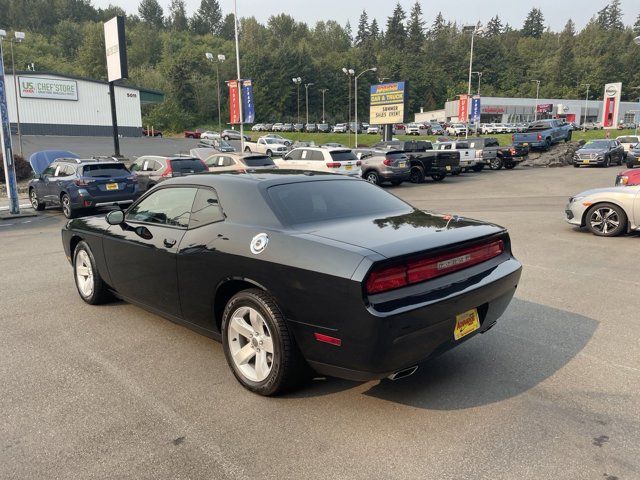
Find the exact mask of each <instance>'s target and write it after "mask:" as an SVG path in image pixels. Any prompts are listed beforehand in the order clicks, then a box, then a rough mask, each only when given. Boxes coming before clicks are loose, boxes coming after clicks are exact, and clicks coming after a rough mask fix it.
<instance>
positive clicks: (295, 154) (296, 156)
mask: <svg viewBox="0 0 640 480" xmlns="http://www.w3.org/2000/svg"><path fill="white" fill-rule="evenodd" d="M301 158H302V150H292V151H291V152H289V153H288V154H287V155H286V156H285V160H300V159H301Z"/></svg>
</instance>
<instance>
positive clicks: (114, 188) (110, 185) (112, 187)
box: [107, 183, 118, 190]
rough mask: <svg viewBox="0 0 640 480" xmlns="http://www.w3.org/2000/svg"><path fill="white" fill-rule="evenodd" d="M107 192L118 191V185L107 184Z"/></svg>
mask: <svg viewBox="0 0 640 480" xmlns="http://www.w3.org/2000/svg"><path fill="white" fill-rule="evenodd" d="M107 190H118V184H117V183H107Z"/></svg>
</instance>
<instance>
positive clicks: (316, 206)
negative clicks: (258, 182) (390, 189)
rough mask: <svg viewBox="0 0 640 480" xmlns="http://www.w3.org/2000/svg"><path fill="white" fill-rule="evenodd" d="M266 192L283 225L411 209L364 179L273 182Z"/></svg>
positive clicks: (395, 213)
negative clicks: (359, 180)
mask: <svg viewBox="0 0 640 480" xmlns="http://www.w3.org/2000/svg"><path fill="white" fill-rule="evenodd" d="M267 192H268V195H269V199H270V200H271V203H272V206H273V208H274V210H275V213H276V214H277V215H278V217H280V219H281V221H282V222H283V223H284V224H285V225H301V224H305V223H316V222H327V221H331V220H337V219H343V218H355V217H370V216H374V215H378V216H379V215H385V216H388V215H398V214H403V213H408V212H410V211H411V210H412V208H411V207H410V206H409V205H407V204H406V203H404V202H403V201H402V200H400V199H398V198H396V197H394V196H393V195H391V194H389V193H387V192H385V191H384V190H383V189H381V188H378V187H376V186H375V185H371V184H370V183H367V182H356V181H349V180H332V181H315V182H312V181H308V182H300V183H289V184H285V185H276V186H273V187H270V188H269V189H268V190H267Z"/></svg>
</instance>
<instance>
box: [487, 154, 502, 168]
mask: <svg viewBox="0 0 640 480" xmlns="http://www.w3.org/2000/svg"><path fill="white" fill-rule="evenodd" d="M502 167H503V163H502V159H501V158H498V157H496V158H492V159H491V160H490V163H489V168H490V169H491V170H501V169H502Z"/></svg>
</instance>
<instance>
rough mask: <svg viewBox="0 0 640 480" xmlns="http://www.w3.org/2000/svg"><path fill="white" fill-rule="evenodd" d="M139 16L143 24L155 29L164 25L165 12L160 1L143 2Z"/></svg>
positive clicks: (149, 0) (139, 7)
mask: <svg viewBox="0 0 640 480" xmlns="http://www.w3.org/2000/svg"><path fill="white" fill-rule="evenodd" d="M138 14H139V15H140V18H141V19H142V21H143V22H145V23H148V24H149V25H151V26H153V27H155V28H162V26H163V25H164V11H163V10H162V7H161V6H160V4H159V3H158V0H142V1H141V2H140V5H138Z"/></svg>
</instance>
